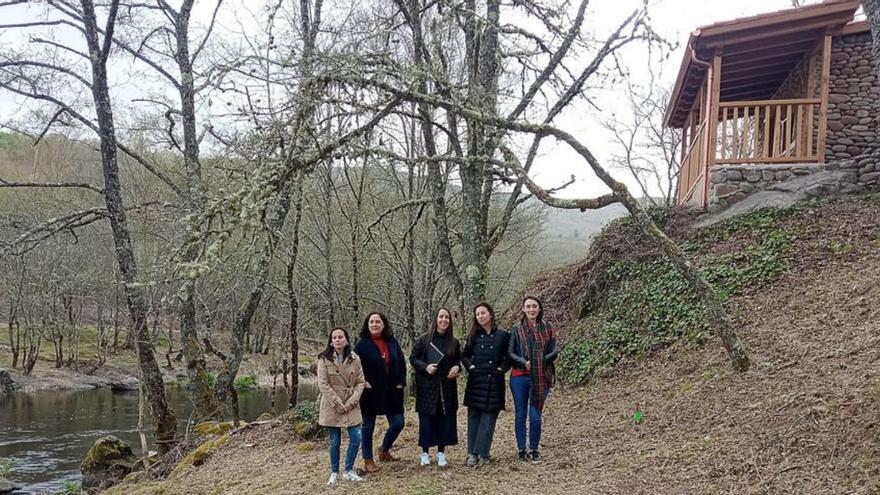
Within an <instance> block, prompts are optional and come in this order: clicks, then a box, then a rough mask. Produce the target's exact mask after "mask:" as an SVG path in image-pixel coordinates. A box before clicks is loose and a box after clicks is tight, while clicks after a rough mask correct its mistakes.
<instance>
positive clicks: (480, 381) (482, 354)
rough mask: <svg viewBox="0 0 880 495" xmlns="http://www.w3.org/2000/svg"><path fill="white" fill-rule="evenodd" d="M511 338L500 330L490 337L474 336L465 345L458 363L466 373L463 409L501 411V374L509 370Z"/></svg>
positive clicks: (494, 329) (503, 391) (502, 393)
mask: <svg viewBox="0 0 880 495" xmlns="http://www.w3.org/2000/svg"><path fill="white" fill-rule="evenodd" d="M509 344H510V334H509V333H507V332H506V331H504V330H501V329H500V328H493V329H492V331H491V332H490V333H486V332H484V331H479V332H477V335H475V336H474V338H473V342H468V345H466V346H465V348H464V352H463V353H462V355H461V362H462V363H463V364H464V367H465V370H467V373H468V379H467V387H465V389H464V405H466V406H467V407H471V408H474V409H476V410H478V411H484V412H493V411H500V410H501V409H504V398H505V397H506V395H507V394H506V390H505V388H504V374H505V373H507V370H509V369H510V364H509V361H508V358H507V348H508V346H509Z"/></svg>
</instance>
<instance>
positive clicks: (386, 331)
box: [360, 311, 394, 340]
mask: <svg viewBox="0 0 880 495" xmlns="http://www.w3.org/2000/svg"><path fill="white" fill-rule="evenodd" d="M373 315H378V316H379V318H381V319H382V339H384V340H388V339H390V338H391V337H392V336H394V332H392V331H391V324H390V323H388V318H386V317H385V315H383V314H382V313H379V312H378V311H373V312H372V313H370V314H368V315H367V317H366V318H364V324H363V325H361V337H360V338H362V339H371V338H372V336H371V335H370V317H371V316H373Z"/></svg>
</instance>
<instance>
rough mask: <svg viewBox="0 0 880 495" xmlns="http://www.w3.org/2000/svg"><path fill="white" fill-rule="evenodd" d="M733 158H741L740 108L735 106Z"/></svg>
mask: <svg viewBox="0 0 880 495" xmlns="http://www.w3.org/2000/svg"><path fill="white" fill-rule="evenodd" d="M730 141H731V146H732V147H733V150H732V155H733V158H739V146H738V144H739V108H737V107H733V135H732V136H730Z"/></svg>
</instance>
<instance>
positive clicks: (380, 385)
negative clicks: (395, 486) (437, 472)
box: [354, 313, 406, 473]
mask: <svg viewBox="0 0 880 495" xmlns="http://www.w3.org/2000/svg"><path fill="white" fill-rule="evenodd" d="M354 350H355V353H356V354H357V355H358V357H359V358H360V359H361V365H362V366H363V368H364V378H365V379H366V384H365V385H364V387H365V388H364V393H363V395H362V396H361V402H360V404H361V413H362V414H363V417H364V423H363V426H362V432H361V450H362V452H363V457H364V471H366V472H368V473H375V472H376V471H378V470H379V466H378V465H377V464H376V462H375V461H374V460H373V431H374V430H375V428H376V416H379V415H385V417H386V418H387V419H388V431H387V432H386V433H385V438H384V439H383V440H382V446H381V447H380V448H379V460H380V461H399V460H400V459H399V458H397V457H394V456H392V455H391V452H390V451H391V447H392V446H393V445H394V441H395V440H397V437H398V435H400V432H401V431H402V430H403V389H404V387H405V386H406V358H405V357H404V355H403V350H402V349H401V348H400V343H398V342H397V339H396V338H394V335H393V334H392V332H391V326H390V325H389V324H388V319H387V318H385V315H383V314H382V313H370V314H369V315H367V318H366V319H365V320H364V324H363V327H361V335H360V339H359V340H358V343H357V345H356V346H355V349H354Z"/></svg>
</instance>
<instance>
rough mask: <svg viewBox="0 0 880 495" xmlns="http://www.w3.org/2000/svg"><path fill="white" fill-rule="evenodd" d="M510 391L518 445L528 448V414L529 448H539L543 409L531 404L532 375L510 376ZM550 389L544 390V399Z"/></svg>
mask: <svg viewBox="0 0 880 495" xmlns="http://www.w3.org/2000/svg"><path fill="white" fill-rule="evenodd" d="M510 392H511V393H512V394H513V407H514V409H515V410H516V414H515V415H514V422H513V425H514V432H516V446H517V448H519V450H525V449H526V414H528V416H529V450H538V445H539V444H540V443H541V423H542V421H541V410H540V409H538V408H537V407H535V406H533V405H530V404H529V397H531V395H532V377H530V376H529V375H522V376H512V377H510ZM549 392H550V389H547V390H546V391H545V392H544V400H546V399H547V394H548V393H549Z"/></svg>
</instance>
